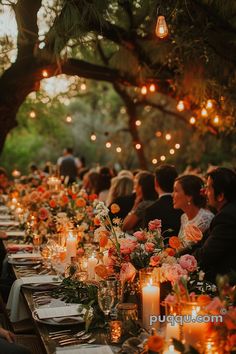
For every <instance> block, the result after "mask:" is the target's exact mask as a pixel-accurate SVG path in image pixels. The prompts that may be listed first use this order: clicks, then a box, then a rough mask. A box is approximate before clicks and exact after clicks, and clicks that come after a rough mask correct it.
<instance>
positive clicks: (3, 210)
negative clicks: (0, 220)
mask: <svg viewBox="0 0 236 354" xmlns="http://www.w3.org/2000/svg"><path fill="white" fill-rule="evenodd" d="M8 211H9V208H8V207H7V206H6V205H0V212H1V213H7V212H8Z"/></svg>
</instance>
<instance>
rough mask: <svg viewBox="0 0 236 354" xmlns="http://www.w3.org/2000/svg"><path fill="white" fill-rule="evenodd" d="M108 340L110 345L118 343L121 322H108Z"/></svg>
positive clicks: (120, 334)
mask: <svg viewBox="0 0 236 354" xmlns="http://www.w3.org/2000/svg"><path fill="white" fill-rule="evenodd" d="M109 328H110V340H111V342H112V343H119V342H120V339H121V336H122V322H121V321H117V320H116V321H110V322H109Z"/></svg>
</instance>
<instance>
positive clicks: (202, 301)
mask: <svg viewBox="0 0 236 354" xmlns="http://www.w3.org/2000/svg"><path fill="white" fill-rule="evenodd" d="M210 302H211V298H210V296H209V295H199V296H198V297H197V303H198V304H199V305H200V306H206V305H208V304H209V303H210Z"/></svg>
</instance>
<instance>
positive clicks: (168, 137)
mask: <svg viewBox="0 0 236 354" xmlns="http://www.w3.org/2000/svg"><path fill="white" fill-rule="evenodd" d="M165 139H166V140H167V141H169V140H171V134H169V133H168V134H166V136H165Z"/></svg>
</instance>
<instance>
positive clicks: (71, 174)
mask: <svg viewBox="0 0 236 354" xmlns="http://www.w3.org/2000/svg"><path fill="white" fill-rule="evenodd" d="M57 165H58V167H59V174H60V176H63V177H64V181H66V182H67V184H72V183H73V182H76V179H77V175H78V169H79V168H80V166H81V163H80V161H79V159H77V158H76V157H74V156H73V150H72V149H71V148H66V149H65V150H64V151H63V157H60V158H59V159H58V161H57Z"/></svg>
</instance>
